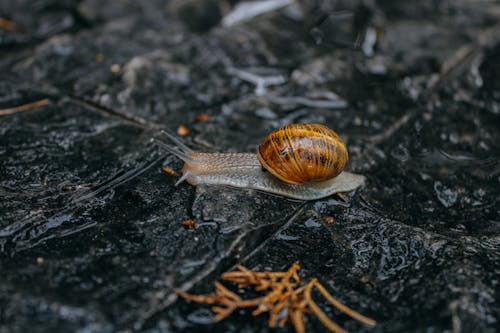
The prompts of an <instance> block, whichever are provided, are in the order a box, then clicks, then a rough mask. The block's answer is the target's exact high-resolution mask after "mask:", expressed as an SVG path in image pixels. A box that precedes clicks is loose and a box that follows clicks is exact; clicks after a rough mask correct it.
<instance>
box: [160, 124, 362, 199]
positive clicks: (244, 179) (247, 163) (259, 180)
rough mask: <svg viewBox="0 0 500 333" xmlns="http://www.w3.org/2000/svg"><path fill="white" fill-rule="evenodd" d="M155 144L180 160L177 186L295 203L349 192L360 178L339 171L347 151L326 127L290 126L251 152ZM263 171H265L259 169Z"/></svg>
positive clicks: (340, 140) (345, 159)
mask: <svg viewBox="0 0 500 333" xmlns="http://www.w3.org/2000/svg"><path fill="white" fill-rule="evenodd" d="M164 134H165V135H166V136H167V137H168V138H169V139H170V140H171V141H172V142H173V143H174V145H168V144H165V143H163V142H158V144H159V145H160V146H161V147H163V148H164V149H166V150H167V151H169V152H170V153H172V154H174V155H175V156H177V157H178V158H180V159H181V160H183V161H184V162H185V164H184V167H183V168H182V177H181V178H180V179H179V181H178V182H177V183H176V185H177V184H179V183H181V182H182V181H184V180H185V181H187V182H188V183H189V184H191V185H199V184H208V185H210V184H212V185H227V186H232V187H239V188H250V189H255V190H258V191H263V192H268V193H273V194H277V195H282V196H286V197H289V198H293V199H300V200H315V199H320V198H324V197H327V196H330V195H332V194H335V193H340V192H348V191H352V190H354V189H356V188H357V187H359V186H361V185H362V184H363V183H364V179H365V177H364V176H362V175H357V174H353V173H350V172H346V171H343V169H344V167H345V164H346V162H347V149H346V148H345V144H344V143H343V141H342V139H340V137H339V136H338V135H337V134H336V133H335V132H334V131H332V130H331V129H329V128H327V127H325V126H323V125H319V124H292V125H287V126H284V127H282V128H280V129H278V130H276V131H274V132H273V133H271V134H270V135H268V137H267V138H266V139H265V140H264V141H263V142H262V144H261V145H260V146H259V150H258V153H257V154H252V153H202V152H195V151H193V150H192V149H190V148H189V147H187V146H186V145H184V144H183V143H182V142H181V141H180V140H178V139H177V138H175V137H173V136H172V135H170V134H168V133H165V132H164ZM263 168H265V169H263Z"/></svg>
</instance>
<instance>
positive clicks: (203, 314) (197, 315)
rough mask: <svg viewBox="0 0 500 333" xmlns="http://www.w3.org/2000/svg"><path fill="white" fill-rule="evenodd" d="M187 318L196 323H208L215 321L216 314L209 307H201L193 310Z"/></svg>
mask: <svg viewBox="0 0 500 333" xmlns="http://www.w3.org/2000/svg"><path fill="white" fill-rule="evenodd" d="M187 319H188V320H189V321H190V322H192V323H195V324H202V325H208V324H212V323H213V322H214V315H213V313H212V311H210V310H209V309H204V308H201V309H198V310H196V311H194V312H191V313H190V314H189V315H188V316H187Z"/></svg>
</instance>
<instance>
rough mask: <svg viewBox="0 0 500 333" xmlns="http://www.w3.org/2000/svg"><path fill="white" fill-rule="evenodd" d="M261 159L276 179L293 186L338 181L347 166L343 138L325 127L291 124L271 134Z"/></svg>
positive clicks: (260, 153) (263, 148) (258, 156)
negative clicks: (331, 179) (312, 182)
mask: <svg viewBox="0 0 500 333" xmlns="http://www.w3.org/2000/svg"><path fill="white" fill-rule="evenodd" d="M257 158H258V159H259V161H260V163H262V166H263V167H264V168H266V170H267V171H269V172H271V173H272V174H273V175H274V176H276V177H278V178H279V179H281V180H282V181H284V182H286V183H289V184H302V183H305V182H310V181H315V182H316V181H322V180H327V179H330V178H333V177H337V176H338V175H339V174H340V173H341V172H342V171H343V170H344V168H345V165H346V164H347V159H348V154H347V147H346V146H345V143H344V141H342V139H341V138H340V136H339V135H338V134H337V133H335V132H334V131H333V130H331V129H329V128H328V127H326V126H324V125H321V124H291V125H287V126H283V127H281V128H280V129H278V130H276V131H274V132H272V133H271V134H269V135H268V136H267V137H266V138H265V139H264V141H262V143H261V144H260V146H259V149H258V151H257Z"/></svg>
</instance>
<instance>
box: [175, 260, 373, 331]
mask: <svg viewBox="0 0 500 333" xmlns="http://www.w3.org/2000/svg"><path fill="white" fill-rule="evenodd" d="M237 268H238V270H237V271H234V272H227V273H223V274H222V276H221V278H222V280H225V281H230V282H233V283H236V284H237V285H238V288H246V287H249V286H253V287H254V289H255V291H259V292H266V294H265V295H264V296H262V297H257V298H253V299H243V298H241V297H240V296H238V295H237V294H235V293H234V292H232V291H230V290H229V289H227V288H226V287H224V286H223V285H222V284H221V283H219V282H215V293H213V294H209V295H192V294H189V293H186V292H184V291H180V290H176V292H177V293H178V294H179V295H180V296H181V297H183V298H184V299H186V300H190V301H193V302H197V303H201V304H211V305H213V306H212V311H213V312H214V313H215V318H214V321H215V322H218V321H220V320H222V319H224V318H226V317H227V316H229V315H230V314H231V313H233V312H234V310H236V309H239V308H250V307H255V310H253V312H252V314H253V315H254V316H257V315H260V314H262V313H264V312H268V313H269V321H268V323H269V326H271V327H274V326H276V325H277V326H279V327H283V326H284V325H285V324H286V323H287V322H288V321H290V322H291V324H292V325H293V327H294V328H295V331H296V332H297V333H302V332H305V321H304V318H305V315H306V314H314V315H316V317H318V319H319V320H320V321H321V323H323V325H325V327H327V328H328V329H329V330H330V331H331V332H334V333H341V332H347V331H346V330H344V329H343V328H342V327H340V326H339V325H338V324H336V323H335V322H333V321H332V320H331V319H330V318H328V316H327V315H326V314H325V313H324V312H323V311H322V310H321V308H320V307H319V306H318V305H317V304H316V303H315V302H314V301H313V299H312V297H311V292H312V290H313V288H316V290H317V291H318V292H319V293H320V294H321V295H323V297H324V298H325V299H326V300H327V301H328V302H330V303H331V304H332V305H333V306H334V307H336V308H337V309H339V310H340V311H342V312H344V313H345V314H347V315H349V316H350V317H352V318H354V319H356V320H358V321H360V322H362V323H364V324H366V325H369V326H375V324H376V322H375V320H373V319H370V318H367V317H365V316H363V315H361V314H360V313H358V312H356V311H354V310H352V309H350V308H349V307H347V306H345V305H344V304H342V303H340V302H339V301H337V300H336V299H335V298H334V297H333V296H332V295H331V294H330V293H329V292H328V291H327V290H326V289H325V288H324V287H323V286H322V285H321V283H319V282H318V280H317V279H316V278H313V279H311V280H310V281H309V282H308V283H306V284H301V282H300V277H299V275H298V274H297V271H298V270H299V269H300V265H299V263H298V262H295V263H294V264H293V265H292V266H291V267H290V268H289V269H288V271H286V272H254V271H251V270H249V269H248V268H245V267H243V266H241V265H238V266H237Z"/></svg>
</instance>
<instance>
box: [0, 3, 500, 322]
mask: <svg viewBox="0 0 500 333" xmlns="http://www.w3.org/2000/svg"><path fill="white" fill-rule="evenodd" d="M236 5H237V2H236V1H228V2H225V1H220V2H217V1H206V2H205V1H186V2H182V1H172V2H169V3H165V2H164V1H147V2H133V3H132V2H129V1H104V2H103V1H93V0H87V1H62V2H61V1H50V0H43V1H37V2H36V5H33V4H32V2H31V1H15V2H14V1H7V2H5V1H4V2H0V17H1V18H2V19H3V21H0V23H2V24H1V27H0V70H1V72H2V75H1V76H0V157H1V158H0V193H1V197H2V200H1V201H0V271H1V272H2V274H0V332H24V331H27V330H29V331H53V332H67V331H83V332H94V331H95V332H115V331H133V330H138V331H150V332H196V331H207V330H212V331H216V332H266V331H275V329H269V328H267V326H266V325H267V323H266V319H265V318H264V317H262V318H260V317H257V318H254V317H252V316H251V314H250V311H241V312H240V313H237V314H234V315H233V316H232V317H229V318H228V319H226V320H225V321H223V322H221V323H218V324H215V325H214V324H209V322H210V320H211V313H210V311H208V307H203V306H199V305H196V304H191V303H186V302H184V301H182V300H179V299H177V297H176V295H175V293H174V292H173V290H174V288H181V289H184V290H189V291H190V292H195V293H202V292H209V291H211V290H212V289H213V281H214V280H215V279H217V278H218V276H219V275H220V273H221V272H223V271H227V270H230V269H233V268H234V265H235V264H237V263H242V264H244V265H245V266H247V267H249V268H252V269H257V270H273V271H278V270H285V269H286V268H287V267H289V266H290V265H291V264H292V263H293V262H294V261H296V260H299V261H300V262H301V266H302V270H301V274H302V275H303V276H304V278H309V277H313V276H315V277H317V278H318V279H319V280H320V281H321V282H322V283H323V284H324V285H325V286H327V288H328V289H329V290H330V291H332V293H333V294H334V295H335V296H336V297H338V298H339V300H341V301H342V302H344V303H346V304H347V305H349V306H350V307H352V308H354V309H356V310H359V311H360V312H361V313H363V314H365V315H367V316H370V317H373V318H375V319H376V320H377V321H378V325H377V326H376V327H375V328H373V329H371V328H368V327H365V326H363V325H362V324H359V323H357V322H355V321H353V320H352V319H350V318H348V317H345V316H343V315H339V314H338V313H337V312H336V310H333V309H332V308H331V307H329V305H327V304H326V303H321V301H320V300H318V304H319V305H320V306H322V307H323V308H324V310H325V312H326V313H327V314H328V315H329V316H331V317H332V318H335V320H336V321H337V322H338V323H339V324H340V325H341V326H343V327H345V328H346V329H348V330H350V331H358V332H401V331H404V332H423V331H425V332H444V331H447V332H450V331H453V332H472V331H474V332H495V331H496V328H497V327H498V325H499V322H498V321H499V318H500V301H499V300H500V286H499V276H500V268H499V267H500V236H499V235H500V213H499V212H500V208H499V207H500V186H499V185H500V184H499V183H500V164H499V157H500V151H499V145H498V143H499V142H500V119H499V118H500V94H499V83H498V77H499V76H500V65H499V62H498V59H499V56H500V51H499V50H500V35H499V34H498V32H499V31H500V26H499V25H498V22H499V18H500V5H498V4H497V3H495V2H472V1H456V2H453V4H450V3H446V4H441V3H440V2H435V1H423V2H420V3H419V4H418V5H417V4H411V5H410V4H407V3H401V4H399V2H391V1H377V2H370V5H369V6H367V5H361V4H360V3H353V2H346V3H342V2H339V1H324V2H322V4H317V2H314V1H311V2H308V1H297V2H295V3H293V4H289V5H287V6H284V7H280V8H278V9H275V10H273V11H270V12H267V13H264V14H262V15H259V16H256V17H253V18H251V19H248V20H247V21H245V22H242V23H240V24H236V25H232V26H226V25H225V24H224V21H223V18H224V16H227V15H229V14H230V13H231V10H232V9H234V8H236V7H234V6H236ZM45 98H48V99H49V103H48V105H45V106H41V107H37V108H32V109H30V110H21V111H20V110H19V109H13V108H15V107H17V106H20V105H24V104H28V103H32V102H34V101H37V100H41V99H45ZM5 110H7V111H8V110H10V111H9V112H7V111H5ZM16 110H17V111H16ZM201 114H207V115H208V119H207V120H205V121H200V120H199V118H197V116H199V115H201ZM197 119H198V120H197ZM291 122H320V123H324V124H327V125H329V126H330V127H332V128H334V129H335V130H336V131H338V132H339V133H340V134H341V135H342V136H343V137H344V139H345V140H346V142H347V145H348V147H349V151H350V161H349V164H348V169H349V170H351V171H354V172H357V173H362V174H364V175H366V176H367V183H366V185H365V186H364V187H363V188H361V189H359V190H357V191H355V192H353V193H348V194H346V195H344V196H343V197H342V198H340V197H332V198H326V199H323V200H318V201H315V202H297V201H290V200H287V199H284V198H280V197H276V196H271V195H267V194H264V193H259V192H256V191H251V190H236V189H231V188H223V187H208V186H199V187H196V188H195V187H192V186H190V185H188V184H185V183H184V184H181V185H179V186H177V187H175V186H174V183H175V181H176V179H175V177H173V176H170V175H168V174H166V173H164V172H163V171H162V170H161V169H162V166H169V167H171V168H173V169H180V167H181V165H182V164H181V162H180V161H178V160H177V159H176V158H174V157H173V156H170V155H169V154H167V153H165V152H164V151H161V150H160V149H159V148H157V147H156V146H155V145H154V144H153V143H152V142H151V141H150V139H151V138H152V137H155V136H157V135H158V133H159V131H160V130H161V129H165V130H168V131H170V132H172V133H175V131H176V129H177V127H178V126H179V125H180V124H184V125H186V126H187V127H188V128H189V130H190V133H189V134H188V135H187V136H186V137H184V138H183V140H184V141H185V142H186V144H188V145H189V146H191V147H193V148H194V149H197V150H203V151H241V152H251V151H254V150H255V149H256V146H257V145H258V143H259V142H260V141H261V139H262V138H263V137H264V136H265V135H266V133H268V132H269V131H271V130H273V129H275V128H277V127H279V126H282V125H284V124H288V123H291ZM331 217H333V223H327V222H326V221H330V222H331ZM186 219H194V220H195V221H196V222H197V227H196V228H195V229H194V230H188V229H187V228H185V227H184V226H183V225H182V224H181V222H182V221H183V220H186ZM307 328H308V330H309V331H322V330H324V328H323V327H322V326H321V324H320V323H319V322H317V321H316V320H314V319H312V320H310V321H308V323H307ZM284 331H291V328H289V327H288V328H285V329H284Z"/></svg>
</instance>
